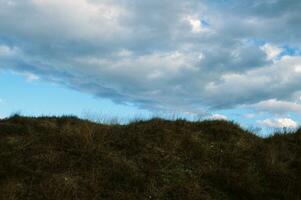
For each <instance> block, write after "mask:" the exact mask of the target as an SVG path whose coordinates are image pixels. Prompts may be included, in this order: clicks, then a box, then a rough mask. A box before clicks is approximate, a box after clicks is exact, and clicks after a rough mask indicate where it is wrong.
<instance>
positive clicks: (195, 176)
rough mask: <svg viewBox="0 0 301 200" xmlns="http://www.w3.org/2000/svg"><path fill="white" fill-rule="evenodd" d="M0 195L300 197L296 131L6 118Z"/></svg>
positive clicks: (60, 198) (58, 199)
mask: <svg viewBox="0 0 301 200" xmlns="http://www.w3.org/2000/svg"><path fill="white" fill-rule="evenodd" d="M0 199H3V200H15V199H22V200H27V199H28V200H36V199H41V200H42V199H43V200H44V199H45V200H47V199H49V200H50V199H51V200H64V199H80V200H81V199H83V200H93V199H116V200H117V199H118V200H123V199H127V200H135V199H139V200H140V199H142V200H143V199H167V200H168V199H170V200H174V199H184V200H186V199H187V200H189V199H256V200H257V199H258V200H259V199H301V130H298V131H296V132H294V133H290V134H276V135H274V136H271V137H269V138H265V139H263V138H260V137H258V136H256V135H254V134H252V133H250V132H248V131H245V130H243V129H241V128H240V127H239V126H238V125H236V124H234V123H231V122H226V121H203V122H187V121H184V120H175V121H167V120H162V119H153V120H149V121H140V122H139V121H138V122H133V123H131V124H129V125H101V124H95V123H92V122H89V121H85V120H80V119H78V118H76V117H60V118H55V117H41V118H28V117H20V116H13V117H11V118H9V119H4V120H0Z"/></svg>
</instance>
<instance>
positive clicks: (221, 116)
mask: <svg viewBox="0 0 301 200" xmlns="http://www.w3.org/2000/svg"><path fill="white" fill-rule="evenodd" d="M209 119H213V120H228V117H226V116H225V115H221V114H213V115H211V116H210V117H209Z"/></svg>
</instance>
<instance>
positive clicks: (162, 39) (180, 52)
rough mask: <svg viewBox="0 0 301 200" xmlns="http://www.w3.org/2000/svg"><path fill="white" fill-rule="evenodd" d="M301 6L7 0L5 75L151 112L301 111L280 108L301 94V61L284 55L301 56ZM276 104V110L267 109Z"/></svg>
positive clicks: (2, 28)
mask: <svg viewBox="0 0 301 200" xmlns="http://www.w3.org/2000/svg"><path fill="white" fill-rule="evenodd" d="M300 8H301V3H300V2H298V1H259V0H254V1H240V0H231V1H207V0H204V1H194V0H189V1H171V0H153V1H139V0H133V1H129V0H123V1H117V0H103V1H99V0H72V1H71V0H24V1H17V0H9V1H8V0H0V69H9V70H13V71H16V72H19V73H21V74H22V73H23V74H24V73H25V74H24V75H25V76H26V77H27V78H28V80H31V81H33V80H37V79H39V78H40V79H44V80H48V81H52V82H56V83H59V84H62V85H65V86H67V87H70V88H72V89H75V90H79V91H82V92H86V93H90V94H92V95H94V96H97V97H103V98H109V99H111V100H113V101H114V102H117V103H123V104H129V103H130V104H135V105H137V106H138V107H142V108H146V109H150V110H172V111H179V112H192V113H202V112H206V111H207V110H211V111H215V110H217V109H231V108H236V107H239V106H242V105H244V106H249V107H252V106H253V107H254V106H255V107H256V106H257V107H258V108H260V109H263V110H266V111H268V112H280V109H279V107H283V108H282V110H284V109H290V110H291V111H292V112H293V110H296V107H298V106H292V107H294V108H291V106H287V105H283V102H287V103H288V104H294V102H297V100H298V99H299V97H300V96H301V95H300V92H301V86H300V84H299V83H300V78H301V73H300V71H301V70H300V69H301V67H300V66H301V56H300V55H297V54H296V55H289V54H288V55H284V54H283V52H286V48H294V49H296V50H299V49H301V39H300V37H299V33H300V31H301V28H300V27H301V20H300V15H299V11H300ZM276 33H278V34H276ZM271 99H277V100H276V101H277V102H276V103H275V102H272V103H274V104H277V105H274V106H268V105H266V104H264V105H263V103H262V102H266V101H269V100H271ZM279 102H282V103H279ZM269 103H270V104H271V102H269ZM280 104H281V105H280ZM264 107H265V108H264ZM297 110H298V109H297Z"/></svg>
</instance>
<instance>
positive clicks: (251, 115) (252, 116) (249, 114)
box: [243, 113, 256, 119]
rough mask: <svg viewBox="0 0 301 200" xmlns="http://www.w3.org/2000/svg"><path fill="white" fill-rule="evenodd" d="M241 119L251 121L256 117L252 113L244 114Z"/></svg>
mask: <svg viewBox="0 0 301 200" xmlns="http://www.w3.org/2000/svg"><path fill="white" fill-rule="evenodd" d="M243 117H244V118H247V119H253V118H255V117H256V115H255V114H254V113H247V114H244V116H243Z"/></svg>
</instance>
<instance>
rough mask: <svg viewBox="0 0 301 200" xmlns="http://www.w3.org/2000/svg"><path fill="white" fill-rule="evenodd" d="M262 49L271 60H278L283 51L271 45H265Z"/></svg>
mask: <svg viewBox="0 0 301 200" xmlns="http://www.w3.org/2000/svg"><path fill="white" fill-rule="evenodd" d="M261 49H262V50H263V51H264V52H265V53H266V55H267V58H268V59H269V60H274V59H276V58H277V57H278V56H279V55H280V53H281V52H282V51H283V50H282V49H281V48H279V47H277V46H273V45H271V44H265V45H263V46H262V47H261Z"/></svg>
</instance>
